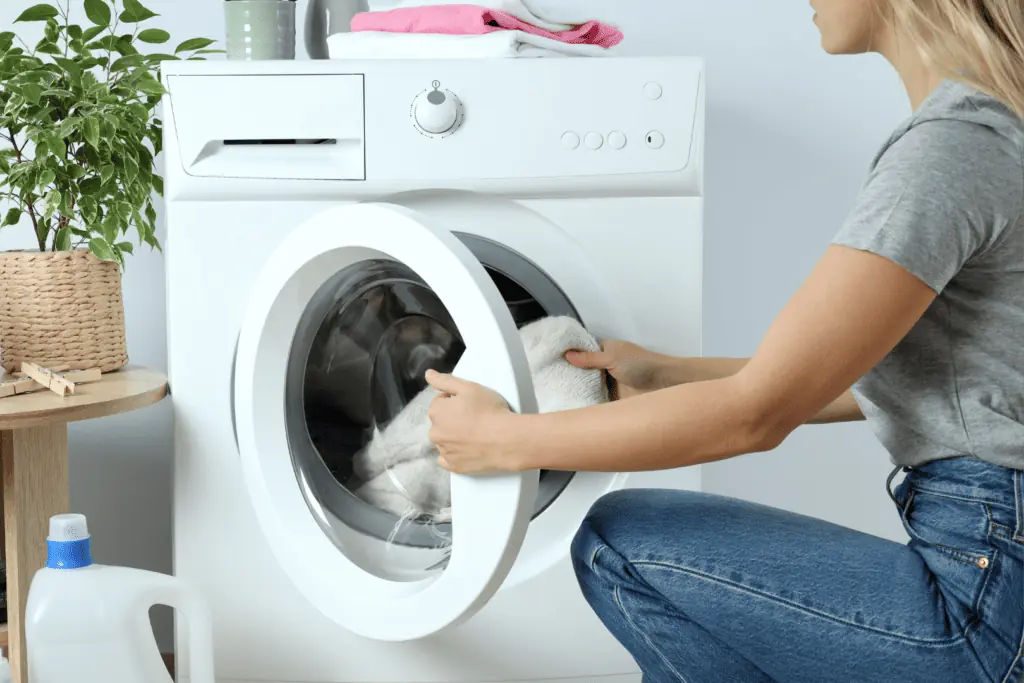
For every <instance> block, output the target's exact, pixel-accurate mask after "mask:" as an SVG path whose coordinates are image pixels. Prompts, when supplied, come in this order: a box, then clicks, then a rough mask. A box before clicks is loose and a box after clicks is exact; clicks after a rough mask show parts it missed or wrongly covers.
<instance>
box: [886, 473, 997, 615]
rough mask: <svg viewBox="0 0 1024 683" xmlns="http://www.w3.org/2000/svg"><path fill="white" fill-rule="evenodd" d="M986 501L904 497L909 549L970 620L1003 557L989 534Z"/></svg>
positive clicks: (912, 494) (939, 496) (916, 494)
mask: <svg viewBox="0 0 1024 683" xmlns="http://www.w3.org/2000/svg"><path fill="white" fill-rule="evenodd" d="M990 519H991V515H990V511H989V507H988V504H987V503H984V502H981V501H977V500H969V499H964V498H954V497H951V496H946V495H942V494H937V493H931V492H928V491H922V490H920V489H912V490H911V491H910V492H909V494H908V495H907V497H906V502H905V505H904V509H903V523H904V526H905V527H906V530H907V533H908V534H909V535H910V538H911V540H910V546H911V547H912V548H914V549H915V550H916V551H917V552H918V554H919V555H920V556H921V557H922V558H923V559H924V561H925V563H926V564H927V565H928V568H929V569H930V570H931V572H932V573H933V574H934V575H935V577H936V580H937V582H938V584H939V586H940V587H941V588H942V590H943V592H944V593H945V594H946V595H947V596H949V597H953V598H955V599H956V601H957V602H958V603H960V605H961V606H962V607H963V608H964V610H965V611H964V612H963V613H962V616H963V618H964V620H965V622H969V621H972V620H973V619H974V617H976V616H977V612H978V609H979V606H980V604H981V600H982V597H983V595H982V593H983V592H984V590H985V586H986V584H987V583H988V577H989V575H990V573H991V572H992V569H993V567H994V566H995V563H996V562H997V560H998V557H999V551H998V550H997V549H996V547H995V546H994V545H993V544H992V541H991V539H990V536H989V530H990Z"/></svg>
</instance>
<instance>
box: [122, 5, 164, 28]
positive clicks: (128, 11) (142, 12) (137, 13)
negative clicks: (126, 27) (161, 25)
mask: <svg viewBox="0 0 1024 683" xmlns="http://www.w3.org/2000/svg"><path fill="white" fill-rule="evenodd" d="M158 16H160V15H159V14H157V13H156V12H152V11H150V10H148V9H146V8H145V7H143V6H142V3H141V2H139V0H124V12H122V13H121V21H123V22H125V23H127V24H138V23H140V22H143V21H146V20H147V19H152V18H153V17H158Z"/></svg>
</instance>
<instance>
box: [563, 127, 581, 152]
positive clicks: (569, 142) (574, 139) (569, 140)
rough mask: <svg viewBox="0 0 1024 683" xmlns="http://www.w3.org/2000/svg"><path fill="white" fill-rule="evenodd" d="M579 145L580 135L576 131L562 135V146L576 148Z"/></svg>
mask: <svg viewBox="0 0 1024 683" xmlns="http://www.w3.org/2000/svg"><path fill="white" fill-rule="evenodd" d="M579 146H580V136H579V135H576V133H573V132H572V131H569V132H568V133H565V134H564V135H563V136H562V147H565V148H566V149H576V148H577V147H579Z"/></svg>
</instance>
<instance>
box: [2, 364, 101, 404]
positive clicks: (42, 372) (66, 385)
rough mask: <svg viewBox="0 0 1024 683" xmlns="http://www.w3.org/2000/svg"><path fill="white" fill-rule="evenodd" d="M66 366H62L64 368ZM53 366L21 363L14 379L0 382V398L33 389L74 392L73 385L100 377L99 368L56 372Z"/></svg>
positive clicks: (93, 380)
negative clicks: (19, 370)
mask: <svg viewBox="0 0 1024 683" xmlns="http://www.w3.org/2000/svg"><path fill="white" fill-rule="evenodd" d="M66 368H67V366H64V369H66ZM57 372H58V371H56V370H54V369H53V368H44V367H40V366H38V365H36V364H35V363H28V362H25V363H22V364H21V372H19V373H16V374H15V377H16V379H13V380H7V381H4V382H0V398H6V397H8V396H16V395H18V394H27V393H31V392H35V391H44V390H47V389H48V390H50V391H52V392H53V393H55V394H57V395H58V396H67V395H68V394H73V393H75V386H76V385H78V384H84V383H87V382H98V381H99V380H100V379H101V378H102V376H103V375H102V373H101V372H100V369H99V368H90V369H88V370H76V371H74V372H67V373H64V374H57Z"/></svg>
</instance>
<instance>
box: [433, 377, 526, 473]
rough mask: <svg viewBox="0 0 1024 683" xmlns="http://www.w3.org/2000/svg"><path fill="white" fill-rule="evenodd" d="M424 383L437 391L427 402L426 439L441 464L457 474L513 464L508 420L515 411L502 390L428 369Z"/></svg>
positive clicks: (507, 468) (506, 469)
mask: <svg viewBox="0 0 1024 683" xmlns="http://www.w3.org/2000/svg"><path fill="white" fill-rule="evenodd" d="M426 378H427V383H428V384H430V386H432V387H433V388H434V389H436V390H438V391H439V392H441V395H440V396H438V397H437V398H435V399H434V400H433V402H431V404H430V411H429V413H428V414H429V417H430V421H431V423H432V426H431V428H430V440H431V441H432V442H433V444H434V445H435V446H437V450H438V452H439V453H440V455H441V457H440V461H439V462H440V465H441V466H442V467H444V468H445V469H446V470H449V471H451V472H455V473H456V474H488V473H494V472H510V471H515V470H516V469H517V465H516V462H515V457H514V452H513V451H514V446H515V443H514V438H513V435H512V434H511V430H510V428H509V425H510V424H511V423H512V421H513V420H514V418H515V417H516V415H515V414H514V413H513V412H512V411H511V410H510V409H509V407H508V404H507V403H506V402H505V399H503V398H502V397H501V396H499V395H498V394H497V393H496V392H494V391H491V390H490V389H488V388H486V387H483V386H481V385H479V384H476V383H474V382H469V381H466V380H464V379H459V378H457V377H454V376H452V375H443V374H441V373H438V372H435V371H433V370H429V371H428V372H427V375H426Z"/></svg>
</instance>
